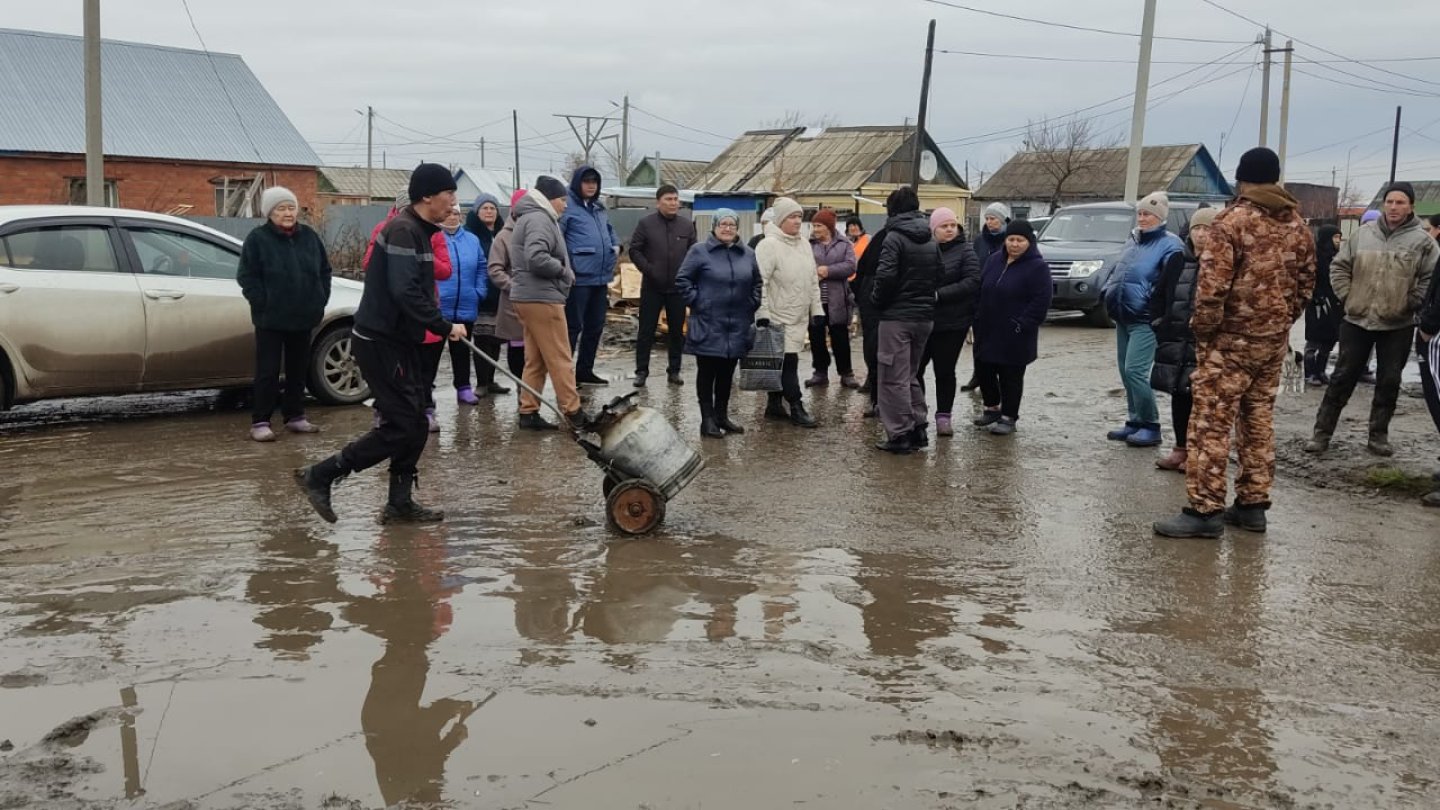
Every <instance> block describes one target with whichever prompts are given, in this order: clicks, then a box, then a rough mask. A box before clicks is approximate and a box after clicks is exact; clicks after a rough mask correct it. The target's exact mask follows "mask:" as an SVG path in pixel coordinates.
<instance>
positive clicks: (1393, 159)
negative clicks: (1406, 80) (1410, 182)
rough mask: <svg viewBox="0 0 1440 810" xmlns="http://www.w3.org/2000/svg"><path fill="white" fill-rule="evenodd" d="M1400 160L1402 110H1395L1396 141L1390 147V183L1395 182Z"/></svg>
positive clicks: (1397, 108)
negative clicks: (1396, 167)
mask: <svg viewBox="0 0 1440 810" xmlns="http://www.w3.org/2000/svg"><path fill="white" fill-rule="evenodd" d="M1399 160H1400V108H1399V107H1396V108H1395V140H1394V141H1393V143H1392V145H1391V147H1390V182H1392V183H1393V182H1395V164H1396V163H1397V162H1398V161H1399Z"/></svg>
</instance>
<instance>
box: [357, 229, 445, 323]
mask: <svg viewBox="0 0 1440 810" xmlns="http://www.w3.org/2000/svg"><path fill="white" fill-rule="evenodd" d="M398 213H400V209H399V208H392V209H390V213H389V215H387V216H386V217H385V219H383V220H381V221H380V224H379V225H376V226H375V230H373V231H371V232H370V243H369V244H367V245H366V246H365V260H364V261H362V262H361V263H360V266H361V267H366V266H368V265H369V264H370V254H371V253H372V252H373V251H374V250H375V237H377V236H379V235H380V231H381V229H383V228H384V227H385V225H386V224H387V223H388V222H390V220H392V219H394V218H395V215H396V214H398ZM430 248H431V249H432V250H433V251H434V252H435V280H436V281H445V280H446V279H448V278H450V273H451V272H453V267H454V266H453V265H452V264H451V263H450V248H449V246H448V245H446V243H445V232H444V231H437V232H436V233H435V235H434V236H432V237H430ZM435 300H436V302H439V300H440V290H439V288H436V290H435ZM442 340H444V338H443V337H441V336H439V335H436V334H433V333H431V332H426V333H425V342H426V343H439V342H440V341H442Z"/></svg>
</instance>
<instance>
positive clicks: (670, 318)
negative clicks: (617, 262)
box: [629, 185, 695, 388]
mask: <svg viewBox="0 0 1440 810" xmlns="http://www.w3.org/2000/svg"><path fill="white" fill-rule="evenodd" d="M694 244H695V223H694V222H692V221H691V219H690V217H689V216H687V215H685V214H684V213H681V211H680V192H679V191H677V190H676V188H675V187H674V186H670V185H665V186H661V187H660V188H659V189H657V190H656V191H655V210H654V211H652V212H651V213H649V214H647V215H646V216H645V217H644V218H642V219H641V220H640V222H639V223H637V224H636V225H635V233H634V234H632V235H631V236H630V248H629V253H630V261H632V262H634V263H635V268H636V269H637V270H639V271H640V276H641V280H640V334H639V335H638V336H637V337H636V339H635V387H636V388H644V387H645V381H646V379H647V378H648V377H649V376H650V351H651V350H652V349H653V348H654V347H655V328H656V327H657V326H659V324H660V311H661V310H662V309H663V310H664V311H665V324H666V327H667V328H668V330H669V339H668V340H667V341H666V342H667V344H668V348H669V351H670V357H669V360H670V362H669V364H667V365H666V366H665V374H666V377H667V378H668V379H669V381H670V384H671V385H683V384H684V380H682V379H681V378H680V358H681V352H682V351H683V349H684V342H683V341H682V340H681V338H680V336H681V335H683V334H684V333H685V299H684V298H683V297H682V296H681V295H680V292H679V291H678V290H677V289H676V288H675V276H676V275H677V274H678V273H679V272H680V265H681V264H682V263H683V262H684V261H685V254H686V253H688V252H689V250H690V247H691V246H692V245H694Z"/></svg>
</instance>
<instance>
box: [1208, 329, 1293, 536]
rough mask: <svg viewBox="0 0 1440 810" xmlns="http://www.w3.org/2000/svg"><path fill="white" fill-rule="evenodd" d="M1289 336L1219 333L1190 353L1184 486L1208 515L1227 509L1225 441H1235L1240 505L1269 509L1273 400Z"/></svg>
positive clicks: (1227, 452)
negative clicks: (1193, 359)
mask: <svg viewBox="0 0 1440 810" xmlns="http://www.w3.org/2000/svg"><path fill="white" fill-rule="evenodd" d="M1289 350H1290V342H1289V336H1288V335H1276V336H1274V337H1264V338H1251V337H1245V336H1244V335H1234V334H1230V333H1226V332H1222V333H1220V334H1218V335H1216V336H1215V337H1214V338H1211V339H1209V340H1206V341H1203V342H1202V343H1200V345H1199V346H1198V347H1197V349H1196V358H1197V360H1198V365H1197V367H1196V369H1195V373H1194V375H1193V376H1192V377H1191V378H1190V387H1191V390H1192V391H1193V392H1194V397H1195V410H1194V411H1193V412H1191V414H1190V437H1189V440H1188V441H1187V443H1186V444H1187V447H1188V449H1189V451H1190V457H1189V458H1188V459H1187V460H1186V462H1185V488H1186V491H1187V494H1188V495H1189V498H1190V508H1191V509H1193V510H1195V511H1196V512H1200V513H1202V514H1206V515H1208V514H1213V513H1215V512H1219V511H1220V510H1222V509H1224V508H1225V469H1226V467H1227V466H1228V465H1229V463H1230V436H1231V433H1232V432H1233V433H1234V435H1235V439H1236V455H1237V457H1238V458H1239V460H1240V473H1239V475H1237V476H1236V478H1235V497H1236V500H1238V501H1239V502H1240V503H1242V504H1245V505H1246V506H1256V505H1262V504H1263V505H1266V506H1268V505H1269V504H1270V485H1271V484H1272V483H1274V481H1275V395H1276V394H1278V393H1279V390H1280V374H1281V369H1282V367H1283V364H1284V361H1285V353H1286V352H1288V351H1289Z"/></svg>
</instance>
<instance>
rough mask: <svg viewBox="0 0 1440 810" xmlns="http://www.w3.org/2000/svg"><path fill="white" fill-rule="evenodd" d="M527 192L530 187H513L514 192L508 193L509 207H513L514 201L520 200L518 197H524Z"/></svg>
mask: <svg viewBox="0 0 1440 810" xmlns="http://www.w3.org/2000/svg"><path fill="white" fill-rule="evenodd" d="M529 193H530V189H528V188H517V189H515V193H514V194H511V195H510V207H511V208H514V207H515V203H518V202H520V198H521V197H524V196H525V195H526V194H529Z"/></svg>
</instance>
